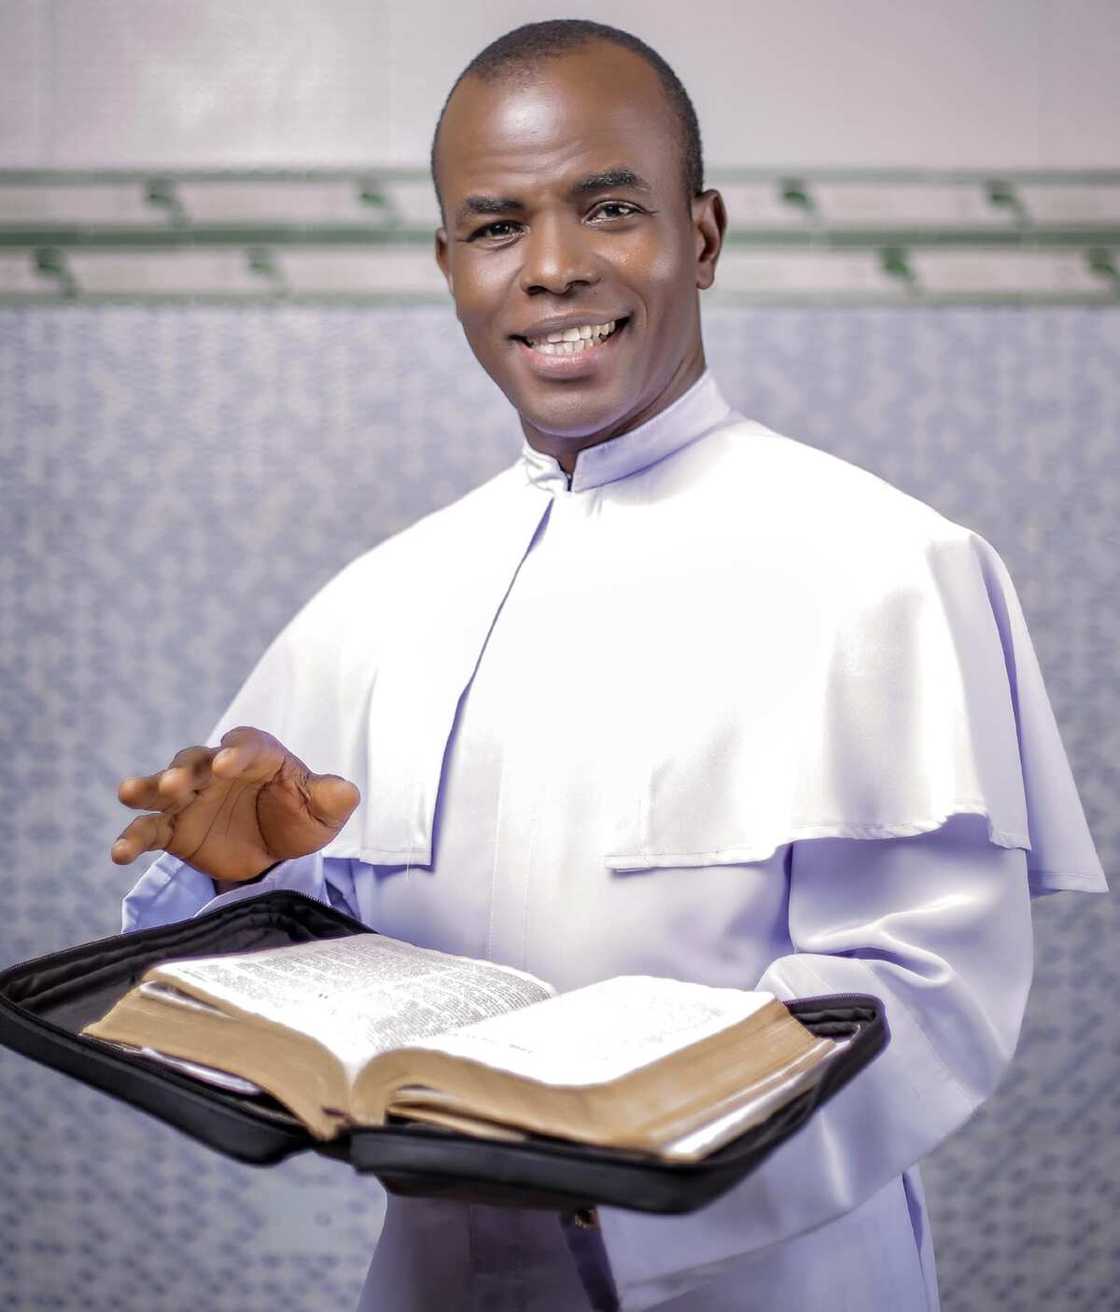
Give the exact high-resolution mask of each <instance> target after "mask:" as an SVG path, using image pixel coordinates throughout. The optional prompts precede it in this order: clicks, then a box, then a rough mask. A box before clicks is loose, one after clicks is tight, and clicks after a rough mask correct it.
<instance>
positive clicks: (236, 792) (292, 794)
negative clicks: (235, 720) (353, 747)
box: [112, 726, 361, 883]
mask: <svg viewBox="0 0 1120 1312" xmlns="http://www.w3.org/2000/svg"><path fill="white" fill-rule="evenodd" d="M117 796H118V797H119V798H120V800H121V801H122V802H123V803H124V804H125V806H130V807H132V808H133V809H134V810H137V811H147V812H150V813H151V814H148V815H142V816H139V817H138V818H137V819H135V820H133V821H132V823H131V824H130V825H129V826H128V828H127V829H125V830H124V832H123V833H122V834H121V836H120V837H119V838H118V839H117V841H116V842H115V843H114V844H113V847H112V858H113V860H114V861H115V862H116V863H117V865H122V866H123V865H128V863H129V862H130V861H135V860H136V858H137V857H138V856H139V855H140V853H141V852H154V851H160V850H162V851H164V852H170V853H171V855H172V856H177V857H179V858H180V859H181V860H183V861H186V862H188V863H189V864H190V865H192V866H194V867H195V868H196V869H198V870H201V871H202V872H203V873H204V874H208V875H210V876H211V878H213V879H216V880H218V881H220V882H223V883H241V882H244V881H245V880H248V879H255V878H256V876H257V875H259V874H261V873H262V872H263V871H265V870H267V869H268V868H269V866H273V865H275V864H276V863H277V862H278V861H286V860H288V859H289V858H291V857H297V856H306V855H307V854H308V853H309V852H317V851H318V850H319V848H321V847H325V846H326V845H327V843H329V842H330V841H331V839H332V838H334V836H335V835H336V834H337V833H338V831H339V830H340V829H341V828H342V826H343V825H344V824H345V823H346V821H347V820H348V819H349V818H350V815H351V814H352V812H353V810H354V808H355V807H356V806H357V805H358V803H359V801H360V800H361V794H360V793H359V792H358V789H357V788H356V787H355V785H354V784H352V783H350V782H349V780H346V779H343V778H341V777H340V776H338V775H335V774H312V773H311V771H310V770H309V769H308V768H307V766H306V765H304V763H303V762H302V761H301V760H300V759H299V757H297V756H293V755H292V753H291V752H289V751H288V749H287V748H286V747H285V746H284V745H283V744H282V743H280V742H278V741H277V740H276V739H275V738H273V736H272V735H271V734H270V733H265V732H264V730H263V729H251V728H247V727H244V726H242V727H240V728H237V729H231V730H230V731H229V733H227V734H225V735H224V736H223V738H222V742H221V746H220V747H185V748H184V749H183V750H182V751H181V752H177V753H176V754H175V756H174V757H173V758H172V761H171V764H170V765H168V767H167V768H166V769H165V770H160V771H158V772H157V773H156V774H151V775H146V776H142V777H141V776H135V777H132V778H128V779H124V780H122V781H121V785H120V788H119V789H118V790H117Z"/></svg>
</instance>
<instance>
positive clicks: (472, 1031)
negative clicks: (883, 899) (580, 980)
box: [408, 975, 774, 1085]
mask: <svg viewBox="0 0 1120 1312" xmlns="http://www.w3.org/2000/svg"><path fill="white" fill-rule="evenodd" d="M773 998H774V995H773V994H772V993H748V992H746V991H744V990H742V989H725V988H714V987H711V986H709V985H706V984H692V983H688V982H686V981H683V980H674V979H659V978H654V977H648V976H641V975H622V976H618V977H617V978H615V979H609V980H604V981H603V982H602V983H599V984H589V985H587V986H586V987H584V988H581V989H574V990H573V991H572V992H571V993H562V994H560V995H559V996H558V997H554V998H552V999H551V1000H550V1001H549V1002H548V1003H547V1004H544V1003H542V1004H538V1005H535V1006H531V1007H524V1008H522V1009H521V1010H520V1011H517V1012H511V1013H509V1014H507V1015H504V1016H494V1017H491V1018H488V1019H485V1020H480V1021H477V1022H476V1023H474V1024H472V1025H468V1026H466V1027H464V1028H463V1029H460V1030H456V1031H455V1033H453V1034H443V1035H440V1036H439V1037H437V1038H432V1039H425V1040H423V1041H422V1042H419V1043H417V1042H413V1043H410V1044H409V1045H408V1046H409V1047H412V1048H427V1049H431V1050H434V1051H436V1052H444V1053H448V1054H450V1055H452V1056H458V1057H467V1058H470V1059H471V1060H473V1061H478V1062H482V1063H484V1064H485V1065H487V1066H492V1067H495V1068H497V1069H498V1070H504V1071H509V1072H511V1073H512V1074H514V1075H522V1076H525V1077H526V1078H528V1079H532V1080H539V1081H540V1082H541V1083H543V1084H564V1085H579V1084H600V1083H604V1082H606V1081H607V1080H613V1079H617V1078H618V1077H619V1076H621V1075H625V1074H627V1073H628V1072H630V1071H634V1070H638V1069H639V1068H640V1067H642V1066H648V1065H649V1064H650V1063H651V1062H654V1061H656V1060H657V1059H658V1058H660V1057H664V1056H666V1055H667V1054H668V1053H670V1052H675V1051H676V1050H677V1049H678V1048H686V1047H688V1046H689V1045H690V1044H692V1043H698V1042H699V1041H700V1040H701V1039H706V1038H708V1036H709V1035H712V1034H718V1033H719V1032H720V1031H721V1030H725V1029H727V1028H728V1027H729V1026H731V1025H735V1024H738V1022H739V1021H743V1020H746V1019H747V1017H748V1016H752V1015H753V1014H754V1013H755V1012H756V1011H758V1010H759V1009H760V1008H761V1007H763V1006H765V1005H766V1004H767V1003H768V1002H771V1001H773Z"/></svg>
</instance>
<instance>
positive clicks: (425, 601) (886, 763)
mask: <svg viewBox="0 0 1120 1312" xmlns="http://www.w3.org/2000/svg"><path fill="white" fill-rule="evenodd" d="M433 172H434V177H435V181H436V184H437V188H438V191H439V194H440V200H441V206H442V215H443V226H442V227H441V228H440V230H439V233H438V234H437V239H436V256H437V259H438V261H439V264H440V267H441V269H442V270H443V272H444V274H445V275H446V278H447V282H448V286H449V288H450V289H451V292H452V294H453V297H454V300H455V306H456V311H457V314H458V317H459V319H460V321H461V323H462V325H463V329H464V331H465V333H466V336H467V339H468V341H469V343H470V345H471V348H472V350H473V351H474V354H475V355H476V357H477V358H478V360H479V362H480V363H481V364H482V366H483V368H485V369H486V371H487V372H488V373H489V374H490V376H491V377H492V378H493V379H494V381H495V382H496V383H497V384H498V386H499V387H500V388H501V389H502V390H503V392H504V393H505V394H506V396H507V397H508V398H509V399H510V401H511V402H512V404H513V405H514V406H515V407H516V409H517V411H518V412H519V414H520V416H521V421H522V427H523V431H524V435H525V442H524V444H523V447H522V451H521V454H520V456H519V458H518V460H517V461H516V462H515V464H514V465H513V466H512V467H511V468H509V469H507V470H505V471H504V472H503V473H502V474H500V475H498V476H497V477H496V478H494V479H492V480H490V481H489V482H488V483H486V484H484V485H483V486H482V487H480V488H477V489H476V490H475V491H473V492H471V493H470V494H468V495H467V496H466V497H463V498H462V499H461V500H459V501H458V502H456V503H454V504H453V505H451V506H448V507H447V508H446V509H444V510H442V511H439V512H437V513H436V514H434V515H430V516H428V517H426V518H425V519H423V520H421V521H420V522H419V523H417V524H415V525H413V526H412V527H411V528H410V529H408V530H407V531H405V532H404V533H401V534H399V535H397V536H396V537H394V538H392V539H390V540H388V541H386V542H384V543H382V544H381V545H380V546H379V547H377V548H376V549H375V550H374V551H372V552H369V553H367V554H366V555H365V556H363V557H360V558H359V559H358V560H356V561H355V562H354V563H353V564H352V565H350V566H349V567H348V568H347V569H346V570H344V571H343V572H342V573H341V574H340V575H339V576H338V577H337V578H335V579H334V580H333V581H332V582H331V583H330V584H328V585H327V587H326V588H325V589H324V590H323V591H322V592H321V593H320V594H318V595H317V596H316V597H315V598H313V599H312V601H311V602H310V603H309V604H308V605H307V606H306V607H305V608H304V610H303V611H302V612H301V613H300V614H299V615H298V616H297V617H296V618H295V619H294V620H293V621H292V623H291V624H290V625H289V626H288V628H287V629H286V630H285V631H284V633H282V634H281V636H280V637H279V638H278V639H277V641H276V642H275V643H274V644H273V646H272V647H271V648H270V649H269V651H268V652H267V653H266V655H265V656H264V658H263V659H262V661H261V662H260V664H259V665H258V667H257V669H256V670H255V671H254V673H253V675H252V676H251V678H250V679H249V681H248V682H247V683H246V685H245V687H244V688H243V689H242V691H241V693H240V694H239V695H238V697H237V699H236V700H235V701H234V703H233V705H232V706H231V708H230V710H229V711H228V712H227V714H226V716H225V717H223V720H222V721H221V723H220V724H219V726H218V728H217V730H216V731H215V735H214V736H213V737H212V738H211V740H210V741H211V743H213V744H217V743H218V742H219V740H220V748H219V747H218V746H211V747H201V746H200V747H193V748H188V749H186V750H185V751H184V752H181V753H180V754H179V755H178V756H177V757H176V758H175V759H174V761H173V762H172V764H171V766H170V767H169V768H168V769H166V770H164V771H161V772H159V773H157V774H155V775H152V776H149V777H147V778H132V779H127V780H125V781H124V783H123V784H122V785H121V791H120V796H121V799H122V800H123V801H124V802H126V803H127V804H128V805H130V806H133V807H135V808H138V809H141V810H144V811H145V812H147V814H145V815H143V816H141V817H139V818H138V819H136V820H134V821H133V822H132V823H131V824H130V825H129V826H128V828H127V829H126V830H125V831H124V833H123V834H122V836H121V837H120V839H118V841H117V843H116V844H115V845H114V849H113V857H114V860H116V861H118V862H128V861H131V860H133V859H134V858H135V857H136V856H138V855H139V853H140V852H141V851H145V850H158V849H163V851H164V852H165V853H166V855H165V856H163V857H161V858H160V859H159V860H157V862H156V863H155V865H153V866H152V867H151V868H150V869H149V871H148V872H147V873H146V874H145V875H144V876H143V878H142V879H141V880H140V882H139V884H138V885H137V886H136V888H135V889H134V890H133V892H132V893H131V894H130V895H129V898H128V899H127V900H126V904H125V926H126V928H128V927H141V926H145V925H149V924H154V923H159V922H161V921H165V920H172V919H177V918H180V917H183V916H187V915H191V914H194V913H196V912H197V911H199V910H202V909H203V908H205V907H209V906H211V905H213V904H214V899H215V895H217V898H218V899H232V898H237V897H241V896H251V895H253V894H255V893H257V892H258V891H260V890H261V889H264V888H267V887H297V888H303V889H304V890H306V891H309V892H311V893H313V894H314V895H315V896H318V897H320V898H323V899H324V900H329V901H331V902H333V903H335V904H336V905H340V906H344V907H347V908H349V909H350V910H351V911H353V912H354V913H355V914H357V915H359V916H360V917H361V918H362V919H363V920H365V921H366V922H367V923H369V924H371V925H372V926H374V927H376V928H378V929H380V930H382V931H384V932H386V933H389V934H392V935H395V936H397V937H401V938H406V939H411V940H413V941H415V942H418V943H422V944H426V945H430V946H434V947H438V948H442V949H444V950H449V951H455V952H462V953H466V954H469V955H474V956H487V957H491V958H494V959H497V960H500V961H505V962H508V963H510V964H513V965H516V966H520V967H523V968H526V969H529V970H531V971H533V972H534V973H536V974H538V975H541V976H542V977H544V978H546V979H549V980H550V981H552V982H553V983H554V984H555V985H557V986H558V987H559V988H561V989H567V988H572V987H576V986H578V985H581V984H584V983H587V982H590V981H592V980H595V979H600V978H604V977H607V976H611V975H615V974H622V973H648V974H662V975H671V976H678V977H683V978H690V979H697V980H701V981H704V982H707V983H713V984H728V985H736V986H740V987H758V988H763V989H770V990H772V991H773V992H775V993H777V994H778V995H779V996H782V997H791V996H798V995H811V994H819V993H834V992H869V993H874V994H877V995H879V996H880V997H882V998H883V999H884V1000H885V1002H886V1005H887V1011H888V1016H889V1019H890V1024H891V1029H892V1034H893V1039H892V1043H891V1046H890V1047H889V1049H888V1050H887V1052H886V1053H885V1054H884V1055H883V1056H882V1057H881V1058H880V1059H879V1060H878V1061H877V1062H876V1063H875V1064H874V1065H873V1066H872V1067H870V1068H869V1069H868V1070H867V1071H866V1072H865V1073H864V1074H863V1075H861V1077H860V1078H859V1079H858V1080H857V1081H855V1082H854V1083H853V1084H852V1085H851V1086H850V1087H849V1088H848V1089H846V1090H845V1091H844V1092H843V1093H842V1094H840V1095H839V1096H838V1097H837V1098H836V1099H835V1100H834V1101H833V1102H832V1103H831V1104H830V1105H829V1106H828V1108H826V1109H825V1110H824V1111H823V1113H822V1114H821V1115H819V1116H818V1117H817V1118H816V1120H815V1121H814V1123H813V1124H812V1125H810V1126H809V1127H808V1128H806V1129H805V1130H804V1131H803V1132H801V1133H800V1134H799V1135H798V1136H796V1137H795V1138H794V1139H793V1140H791V1141H790V1143H789V1144H787V1145H785V1146H784V1147H783V1148H782V1149H781V1151H780V1152H778V1153H777V1154H776V1155H775V1157H774V1158H773V1159H772V1160H771V1161H770V1162H769V1163H768V1164H767V1165H766V1167H764V1168H763V1169H762V1170H760V1171H759V1172H757V1173H756V1174H755V1175H753V1176H752V1177H750V1178H748V1179H747V1180H746V1181H744V1182H743V1184H742V1185H741V1186H740V1187H739V1188H737V1189H735V1190H733V1191H731V1192H730V1193H729V1194H727V1195H726V1196H725V1197H724V1198H722V1199H720V1200H718V1201H717V1202H716V1203H714V1204H712V1205H711V1206H710V1207H708V1208H705V1209H703V1210H702V1211H700V1212H698V1213H695V1214H693V1215H690V1216H684V1217H665V1218H654V1217H648V1216H642V1215H640V1214H637V1213H630V1212H624V1211H618V1210H613V1209H601V1215H599V1216H597V1217H594V1218H592V1223H591V1225H592V1230H593V1232H594V1236H595V1238H596V1239H597V1240H598V1239H601V1241H602V1243H601V1246H600V1252H599V1257H600V1258H602V1257H604V1256H605V1258H606V1259H607V1261H608V1262H609V1268H610V1273H611V1276H612V1278H613V1281H614V1284H615V1286H616V1287H617V1290H618V1293H619V1296H620V1298H621V1303H622V1306H623V1307H626V1308H647V1307H666V1308H668V1307H671V1308H673V1309H674V1310H675V1312H685V1310H686V1309H687V1310H688V1312H699V1310H700V1309H704V1310H706V1312H716V1310H717V1309H718V1310H723V1309H732V1308H734V1309H736V1310H737V1312H743V1310H744V1309H749V1310H759V1312H761V1310H762V1309H766V1310H767V1312H770V1310H773V1309H787V1308H788V1309H797V1310H798V1312H818V1310H823V1309H825V1308H828V1309H829V1310H830V1312H831V1309H833V1308H835V1307H837V1306H841V1307H847V1308H852V1309H861V1310H862V1309H891V1312H911V1310H913V1312H917V1310H918V1309H921V1310H922V1312H928V1309H930V1308H934V1307H936V1305H937V1290H936V1279H935V1274H934V1268H933V1257H932V1247H931V1241H930V1235H929V1230H928V1224H927V1221H926V1215H925V1209H924V1203H923V1199H922V1192H921V1184H920V1180H919V1177H918V1172H917V1169H916V1167H915V1163H916V1162H917V1161H918V1159H919V1158H920V1157H922V1156H923V1155H924V1154H925V1153H927V1152H928V1151H930V1149H932V1148H933V1147H934V1146H935V1145H936V1144H937V1143H938V1142H939V1141H940V1140H941V1139H942V1138H944V1136H945V1135H947V1134H949V1133H951V1132H952V1131H953V1130H954V1129H955V1128H957V1127H958V1126H959V1125H960V1124H962V1123H963V1122H964V1120H966V1119H967V1117H968V1116H969V1115H970V1114H971V1113H972V1112H973V1111H974V1110H975V1108H976V1107H977V1106H978V1105H979V1104H980V1103H981V1102H982V1101H983V1099H984V1098H985V1097H987V1096H988V1095H989V1094H990V1093H991V1092H992V1090H993V1089H994V1088H995V1086H996V1084H997V1083H998V1081H999V1079H1000V1077H1001V1075H1002V1073H1003V1072H1004V1070H1005V1069H1006V1067H1007V1064H1008V1062H1009V1060H1010V1058H1011V1055H1012V1052H1013V1050H1014V1046H1015V1042H1016V1038H1017V1035H1018V1030H1019V1025H1020V1021H1021V1018H1022V1014H1023V1008H1024V1005H1025V1002H1026V997H1027V991H1028V987H1029V983H1030V975H1031V936H1030V914H1029V895H1030V892H1031V891H1032V889H1033V890H1034V891H1037V892H1042V891H1052V890H1056V889H1060V888H1082V889H1101V888H1103V887H1104V881H1103V876H1102V873H1101V870H1100V864H1099V862H1098V860H1097V857H1096V853H1095V851H1094V850H1093V845H1092V841H1091V839H1090V837H1089V834H1088V830H1087V828H1086V826H1085V821H1084V816H1083V814H1082V811H1081V808H1080V804H1079V802H1078V799H1077V794H1076V791H1075V789H1074V786H1073V781H1072V778H1071V776H1070V772H1069V768H1068V764H1067V762H1066V759H1065V756H1064V753H1063V751H1062V747H1061V743H1060V740H1059V738H1058V734H1057V730H1056V727H1055V725H1054V720H1053V716H1052V714H1051V712H1050V708H1049V703H1048V702H1047V700H1046V695H1045V691H1044V688H1043V686H1042V682H1041V677H1040V674H1039V671H1038V666H1037V662H1036V660H1035V657H1034V653H1033V649H1032V647H1031V645H1030V639H1029V636H1028V634H1027V631H1026V627H1025V624H1024V622H1023V618H1022V612H1021V610H1020V608H1019V605H1018V601H1017V599H1016V596H1015V591H1014V588H1013V586H1012V584H1011V581H1010V579H1009V577H1008V576H1007V572H1006V570H1005V569H1004V567H1003V564H1002V562H1001V561H1000V559H999V557H998V556H997V555H996V553H995V552H994V551H993V550H992V548H991V547H990V546H989V545H988V544H987V543H986V542H984V541H983V539H981V538H978V537H977V536H976V535H975V534H972V533H970V532H968V530H966V529H963V528H960V527H959V526H957V525H954V524H951V523H950V522H948V521H947V520H945V519H944V518H942V517H941V516H940V515H938V514H937V513H936V512H934V511H933V510H931V509H930V508H929V507H926V506H924V505H922V504H921V503H920V502H917V501H914V500H913V499H912V498H909V497H906V496H904V495H903V494H901V493H899V492H897V491H895V490H894V489H893V488H890V487H889V486H888V485H886V484H884V483H883V482H881V481H880V480H879V479H877V478H874V477H873V476H872V475H870V474H867V473H866V472H864V471H863V470H860V469H857V468H855V467H854V466H851V465H848V464H846V463H844V462H842V461H839V460H837V459H835V458H833V457H831V456H828V455H826V454H824V453H822V452H819V451H815V450H814V449H812V448H810V447H807V446H804V445H802V444H799V443H797V442H793V441H790V440H789V439H787V438H783V437H780V436H778V435H777V434H774V433H771V432H769V431H768V430H766V429H765V428H763V427H762V426H761V425H759V424H755V423H750V422H747V421H745V420H743V419H742V418H741V417H740V416H737V415H735V414H734V412H732V411H731V410H730V409H729V407H728V406H727V405H726V403H725V402H724V401H723V399H722V397H721V395H720V393H719V390H718V388H717V386H716V384H715V382H714V380H713V379H712V378H711V377H710V375H709V374H708V373H707V372H706V368H705V363H704V353H703V346H702V342H701V334H700V320H699V308H698V290H699V289H703V288H706V287H707V286H709V285H710V284H711V283H712V281H713V278H714V274H715V268H716V263H717V260H718V257H719V253H720V245H721V240H722V237H723V232H724V226H725V216H724V210H723V204H722V201H721V199H720V197H719V195H718V193H717V192H714V191H710V190H709V191H705V190H703V189H702V171H701V166H700V147H699V134H698V131H697V129H696V124H695V116H694V114H693V113H692V110H691V106H690V104H689V103H688V99H687V96H686V95H685V93H684V91H683V88H681V87H680V84H679V83H678V82H677V81H676V79H675V77H674V76H673V74H672V73H671V71H670V70H669V69H668V67H667V66H666V65H665V64H664V63H663V61H661V60H660V59H659V57H658V56H656V55H655V54H654V53H653V52H652V51H649V50H648V48H646V47H644V46H642V45H641V43H638V42H636V41H635V40H634V39H633V38H631V37H629V36H627V35H625V34H622V33H618V32H615V31H613V30H612V29H607V28H602V27H599V26H597V25H595V24H587V23H575V22H571V23H547V24H535V25H530V26H529V27H526V28H522V29H518V31H516V32H514V33H511V34H509V35H508V36H507V37H505V38H502V40H500V41H499V42H496V43H495V44H494V45H493V46H491V47H489V48H488V49H487V50H486V51H484V52H483V53H482V55H481V56H479V58H478V59H477V60H476V61H475V62H474V64H473V65H471V66H470V67H469V68H468V69H467V70H466V72H465V73H464V75H463V76H462V77H461V78H460V80H459V81H458V82H457V84H456V86H455V87H454V88H453V90H452V94H451V95H450V97H449V99H448V102H447V105H446V106H445V111H444V115H443V117H442V120H441V123H440V126H439V128H438V131H437V137H436V140H435V143H434V146H433ZM304 762H306V763H307V764H305V763H304ZM309 765H315V766H318V767H320V768H325V769H330V770H336V771H338V772H339V773H338V774H331V775H317V774H313V773H311V772H310V770H309V769H308V766H309ZM359 794H360V801H359ZM569 1230H570V1226H569ZM569 1237H570V1234H569ZM578 1247H579V1245H578V1244H577V1245H575V1248H578ZM362 1306H363V1308H377V1309H384V1310H385V1312H396V1310H397V1309H444V1308H460V1307H462V1308H467V1307H470V1308H480V1309H497V1308H507V1307H509V1308H514V1307H516V1308H526V1309H535V1310H538V1312H559V1309H574V1308H578V1307H580V1306H586V1301H585V1296H584V1288H583V1286H582V1284H581V1281H580V1278H579V1276H578V1274H577V1271H576V1265H575V1263H574V1261H573V1259H572V1257H571V1255H570V1253H569V1248H568V1246H567V1244H566V1241H565V1234H564V1233H563V1231H562V1229H561V1226H560V1225H559V1224H557V1218H556V1217H555V1216H551V1215H548V1214H544V1213H532V1212H527V1213H520V1212H513V1211H508V1212H507V1211H502V1210H501V1209H496V1208H486V1207H468V1206H465V1205H461V1204H456V1203H444V1202H427V1201H424V1200H414V1199H390V1202H389V1208H388V1214H387V1219H386V1224H385V1229H384V1232H383V1235H382V1238H381V1241H380V1243H379V1246H378V1249H377V1252H376V1254H375V1257H374V1261H373V1264H372V1266H371V1269H370V1273H369V1276H368V1278H367V1282H366V1286H365V1289H364V1292H363V1302H362Z"/></svg>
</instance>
